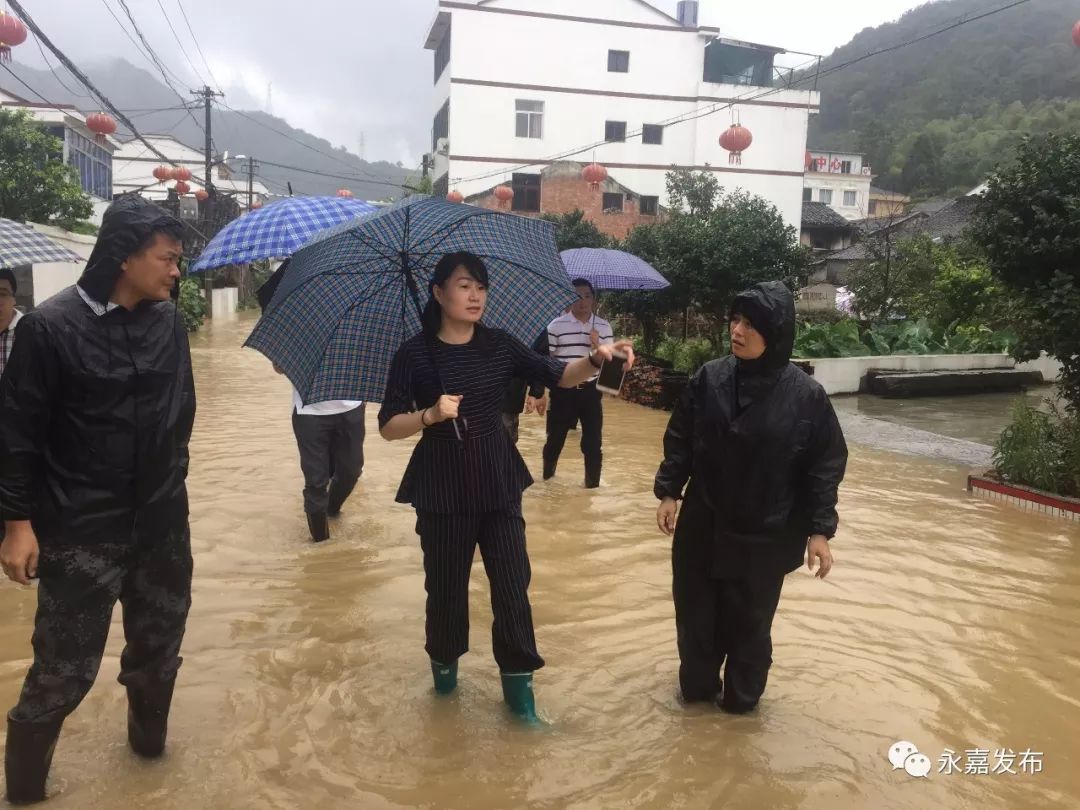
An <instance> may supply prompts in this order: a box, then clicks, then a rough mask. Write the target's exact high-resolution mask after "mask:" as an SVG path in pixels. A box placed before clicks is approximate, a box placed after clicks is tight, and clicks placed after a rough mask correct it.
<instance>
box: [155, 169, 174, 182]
mask: <svg viewBox="0 0 1080 810" xmlns="http://www.w3.org/2000/svg"><path fill="white" fill-rule="evenodd" d="M154 179H155V180H157V181H158V182H160V183H164V182H165V181H166V180H172V167H171V166H158V167H157V168H156V169H154Z"/></svg>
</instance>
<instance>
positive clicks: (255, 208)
mask: <svg viewBox="0 0 1080 810" xmlns="http://www.w3.org/2000/svg"><path fill="white" fill-rule="evenodd" d="M262 207H263V203H262V200H252V201H251V210H252V211H258V210H259V209H260V208H262Z"/></svg>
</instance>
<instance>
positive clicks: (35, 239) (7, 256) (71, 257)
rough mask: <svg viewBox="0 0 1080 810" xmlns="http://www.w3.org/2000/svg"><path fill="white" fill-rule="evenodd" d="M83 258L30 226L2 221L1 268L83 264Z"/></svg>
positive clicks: (0, 241)
mask: <svg viewBox="0 0 1080 810" xmlns="http://www.w3.org/2000/svg"><path fill="white" fill-rule="evenodd" d="M81 261H84V259H83V257H82V256H80V255H79V254H78V253H75V252H73V251H70V250H68V249H67V248H66V247H64V246H63V245H58V244H56V242H54V241H53V240H52V239H50V238H49V237H47V236H45V235H43V234H40V233H38V232H37V231H35V230H34V229H33V228H31V227H30V226H29V225H23V224H22V223H21V222H16V221H15V220H13V219H0V267H20V266H21V265H24V264H39V263H42V262H81Z"/></svg>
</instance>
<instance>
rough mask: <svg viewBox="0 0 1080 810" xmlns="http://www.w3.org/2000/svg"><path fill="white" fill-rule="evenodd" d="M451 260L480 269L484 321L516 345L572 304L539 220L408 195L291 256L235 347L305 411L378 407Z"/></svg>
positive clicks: (546, 227) (551, 234)
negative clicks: (288, 384)
mask: <svg viewBox="0 0 1080 810" xmlns="http://www.w3.org/2000/svg"><path fill="white" fill-rule="evenodd" d="M455 251H469V252H471V253H475V254H476V255H477V256H479V257H480V258H482V259H483V260H484V263H485V264H486V265H487V268H488V275H489V277H490V282H491V286H490V288H489V291H488V303H487V310H486V312H485V314H484V323H485V324H486V325H487V326H490V327H493V328H496V329H505V330H506V331H507V332H509V333H510V334H512V335H514V336H515V337H517V338H518V339H519V340H521V341H523V342H524V343H526V344H531V343H532V342H533V340H534V339H535V338H536V335H537V334H539V333H540V331H541V330H542V329H543V328H544V327H545V326H547V324H548V323H549V322H550V321H551V319H552V318H553V317H555V316H556V315H558V314H559V313H560V312H562V311H563V310H564V309H565V308H566V307H567V306H569V305H570V304H571V303H572V302H573V301H575V300H576V299H577V295H576V294H575V293H574V291H573V289H572V288H571V287H570V280H569V278H568V277H567V275H566V270H565V269H564V268H563V266H562V262H561V261H560V260H559V253H558V249H557V248H556V246H555V226H554V225H552V224H551V223H549V222H543V221H541V220H537V219H529V218H527V217H518V216H513V215H510V214H502V213H499V212H496V211H489V210H487V209H483V208H474V207H473V206H469V205H460V204H456V203H451V202H448V201H446V200H443V199H441V198H439V199H437V198H433V197H421V196H414V197H410V198H408V199H406V200H403V201H402V202H400V203H398V204H396V205H394V206H392V207H390V208H385V209H382V210H380V211H378V212H376V213H374V214H371V215H369V216H366V217H364V218H363V219H359V220H356V221H355V222H349V223H345V224H342V225H339V226H338V227H336V228H332V229H331V230H329V231H327V232H326V233H324V234H322V235H320V236H319V237H318V238H317V239H315V240H314V241H313V242H312V243H311V244H309V245H308V246H307V247H305V248H303V249H302V250H300V251H298V252H297V253H295V254H294V255H293V257H292V262H291V263H290V266H289V269H288V271H287V272H286V273H285V274H284V275H283V276H282V277H281V280H280V284H279V285H278V288H277V290H276V291H275V292H274V295H273V298H272V299H271V301H270V305H269V306H268V307H267V308H266V310H265V312H264V313H263V316H262V318H261V319H260V320H259V323H258V324H257V325H256V326H255V330H254V331H253V332H252V333H251V336H250V337H249V338H248V340H247V343H246V344H245V345H247V346H251V347H252V348H254V349H257V350H258V351H260V352H262V353H263V354H265V355H266V356H267V357H268V358H270V359H271V360H272V361H273V362H274V363H276V364H277V365H278V366H279V367H280V368H281V369H282V370H283V371H284V372H285V374H286V376H287V377H288V378H289V379H290V380H291V381H292V383H293V385H294V386H295V387H296V390H297V391H299V392H300V396H301V398H302V399H303V401H304V402H305V403H310V402H321V401H324V400H337V399H345V400H365V401H370V400H374V401H376V402H378V401H381V400H382V396H383V393H384V390H385V386H386V377H387V374H388V372H389V369H390V361H391V360H392V359H393V357H394V353H395V352H396V351H397V349H398V347H399V346H400V345H401V344H402V343H403V342H404V341H406V340H408V339H409V338H410V337H412V336H413V335H415V334H417V333H418V332H419V331H420V310H421V307H422V306H423V304H425V303H427V298H428V285H429V284H430V281H431V276H432V272H433V270H434V268H435V265H436V263H438V261H439V259H440V258H442V256H443V255H444V254H446V253H452V252H455Z"/></svg>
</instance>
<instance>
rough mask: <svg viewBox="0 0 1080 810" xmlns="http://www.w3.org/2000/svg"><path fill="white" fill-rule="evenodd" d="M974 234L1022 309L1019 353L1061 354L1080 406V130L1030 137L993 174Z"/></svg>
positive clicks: (1074, 404) (1066, 381)
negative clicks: (1041, 351) (1073, 132)
mask: <svg viewBox="0 0 1080 810" xmlns="http://www.w3.org/2000/svg"><path fill="white" fill-rule="evenodd" d="M973 232H974V238H975V240H976V242H977V244H980V245H981V246H982V248H983V250H984V251H985V252H986V256H987V260H988V262H989V265H990V270H991V272H992V273H993V274H994V277H995V278H996V279H998V280H999V281H1000V282H1001V284H1002V285H1003V286H1004V287H1005V288H1006V290H1007V291H1008V292H1009V293H1011V294H1012V295H1013V296H1014V297H1015V299H1016V304H1017V305H1018V307H1019V309H1020V310H1021V312H1022V315H1023V317H1021V318H1020V319H1018V320H1017V322H1016V324H1015V327H1016V330H1017V332H1018V334H1019V335H1020V344H1019V346H1018V347H1017V351H1016V356H1017V359H1019V360H1026V359H1032V358H1034V357H1037V356H1038V354H1039V352H1040V350H1045V351H1047V352H1048V353H1050V354H1052V355H1053V356H1054V357H1056V358H1057V359H1058V360H1060V361H1061V364H1062V366H1063V371H1062V375H1061V380H1060V383H1061V388H1062V393H1063V394H1064V396H1065V398H1066V401H1067V403H1068V405H1069V407H1070V408H1071V409H1072V410H1073V411H1074V412H1075V411H1080V135H1048V136H1045V137H1042V138H1038V139H1036V138H1026V139H1025V140H1024V141H1023V142H1022V143H1021V144H1020V146H1019V147H1018V148H1017V150H1016V153H1015V158H1014V159H1013V160H1012V161H1011V162H1010V163H1008V164H1007V165H1005V166H1002V167H1000V168H999V169H998V171H997V172H996V173H995V174H994V175H992V176H991V178H990V181H989V184H988V187H987V191H986V194H985V196H984V198H983V201H982V203H981V204H980V206H979V209H978V211H977V212H976V216H975V222H974V225H973Z"/></svg>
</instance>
